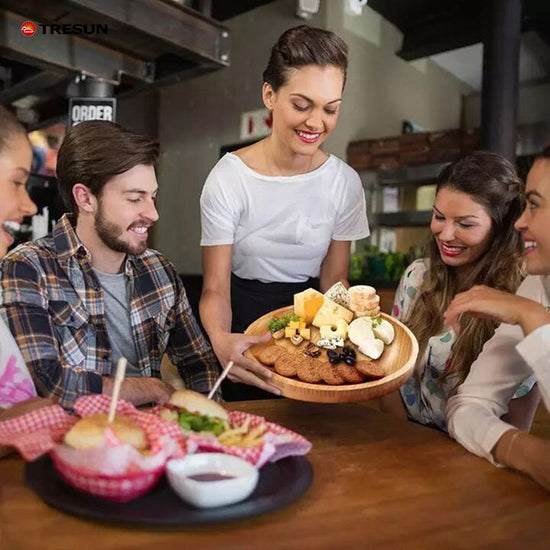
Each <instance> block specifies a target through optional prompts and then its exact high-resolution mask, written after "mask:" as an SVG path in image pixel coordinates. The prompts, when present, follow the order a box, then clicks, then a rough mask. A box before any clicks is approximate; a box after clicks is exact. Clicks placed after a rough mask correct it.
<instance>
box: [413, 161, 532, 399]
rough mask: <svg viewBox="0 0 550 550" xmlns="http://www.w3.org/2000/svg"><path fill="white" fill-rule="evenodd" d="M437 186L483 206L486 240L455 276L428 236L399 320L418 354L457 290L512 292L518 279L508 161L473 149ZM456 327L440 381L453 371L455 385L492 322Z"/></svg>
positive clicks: (516, 183)
mask: <svg viewBox="0 0 550 550" xmlns="http://www.w3.org/2000/svg"><path fill="white" fill-rule="evenodd" d="M441 189H451V190H453V191H459V192H461V193H466V194H467V195H469V196H470V197H471V199H472V200H474V201H475V202H477V203H478V204H480V205H481V206H483V208H484V209H485V211H486V212H487V214H488V215H489V216H490V217H491V220H492V228H491V233H492V239H491V244H490V246H489V249H488V250H487V251H486V252H485V253H484V254H483V255H482V256H481V257H480V258H479V259H477V260H476V261H475V263H474V264H473V265H472V266H471V269H470V270H469V271H468V272H467V276H466V277H464V278H463V279H460V280H459V279H458V278H457V270H456V268H453V267H450V266H448V265H446V264H445V263H444V262H443V260H442V259H441V254H440V252H439V249H438V247H437V243H436V242H435V238H432V239H430V242H429V243H428V245H427V246H426V254H425V256H426V257H427V259H428V262H429V269H428V273H427V275H426V278H425V279H424V283H423V285H422V287H421V290H420V293H419V297H418V300H417V302H416V303H415V306H414V308H412V312H411V314H410V315H409V318H408V319H406V320H405V322H406V323H407V325H408V326H409V328H410V329H411V331H412V332H413V333H414V334H415V336H416V337H417V339H418V343H419V347H420V353H419V357H423V356H424V352H425V350H426V346H427V345H428V340H429V339H430V338H431V337H432V336H435V335H436V334H439V333H440V332H441V330H442V329H443V313H444V311H445V310H446V309H447V306H448V305H449V303H450V302H451V300H452V299H453V298H454V296H455V295H456V294H457V293H459V292H464V291H466V290H468V289H470V288H471V287H472V286H474V285H487V286H489V287H493V288H497V289H499V290H504V291H507V292H512V293H514V292H515V291H516V290H517V287H518V286H519V284H520V283H521V280H522V272H521V263H522V259H523V243H522V241H521V235H520V233H519V232H518V231H516V229H515V228H514V222H515V221H516V220H517V219H518V218H519V216H520V214H521V210H522V200H521V181H520V179H519V178H518V176H517V175H516V171H515V169H514V167H513V166H512V164H511V163H510V162H509V161H507V160H506V159H505V158H504V157H501V156H500V155H496V154H494V153H489V152H486V151H476V152H475V153H472V154H471V155H468V156H466V157H464V158H462V159H459V160H457V161H455V162H453V163H452V164H450V165H448V166H446V167H445V168H444V169H443V170H442V171H441V173H440V174H439V177H438V179H437V193H438V192H439V191H440V190H441ZM460 326H461V330H460V334H459V335H458V337H457V339H456V341H455V342H454V344H453V347H452V352H451V356H450V358H449V360H448V361H447V367H446V370H445V373H444V374H443V376H442V378H441V380H440V381H441V382H443V381H444V380H445V379H446V378H447V377H448V376H449V375H450V374H451V373H452V374H453V375H456V376H457V378H458V379H457V384H456V385H455V389H456V387H457V386H458V385H459V384H460V383H461V382H462V381H463V380H464V379H465V378H466V376H467V375H468V372H469V370H470V366H471V364H472V363H473V362H474V360H475V359H476V358H477V356H478V355H479V353H480V352H481V349H482V348H483V345H484V344H485V342H486V341H487V340H489V339H490V338H491V337H492V336H493V334H494V331H495V328H496V326H497V323H495V322H494V321H491V320H488V319H482V318H477V317H471V316H469V315H464V316H463V317H462V318H461V321H460Z"/></svg>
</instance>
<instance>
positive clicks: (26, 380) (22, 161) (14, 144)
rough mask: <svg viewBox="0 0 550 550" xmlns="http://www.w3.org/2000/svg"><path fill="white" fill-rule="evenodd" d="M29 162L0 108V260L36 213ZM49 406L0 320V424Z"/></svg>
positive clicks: (19, 131)
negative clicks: (14, 233) (29, 185)
mask: <svg viewBox="0 0 550 550" xmlns="http://www.w3.org/2000/svg"><path fill="white" fill-rule="evenodd" d="M31 160H32V151H31V146H30V143H29V140H28V138H27V133H26V131H25V129H24V128H23V126H22V125H21V124H20V123H19V121H18V120H17V119H16V118H15V117H14V116H13V115H12V114H11V113H10V112H9V111H7V110H6V109H5V108H4V107H1V106H0V258H1V257H3V256H4V254H6V252H7V250H8V247H9V246H10V245H11V244H12V242H13V237H12V235H11V231H13V229H14V228H16V227H17V225H18V224H19V223H21V222H22V221H23V218H24V217H25V216H32V215H33V214H35V213H36V206H35V205H34V203H33V202H32V201H31V199H30V197H29V195H28V194H27V190H26V187H25V184H26V181H27V178H28V176H29V170H30V166H31ZM0 299H1V296H0ZM48 404H51V402H50V401H49V400H47V399H42V398H38V397H37V396H36V390H35V388H34V384H33V381H32V379H31V376H30V374H29V371H28V370H27V367H26V365H25V362H24V361H23V358H22V357H21V353H20V352H19V349H18V347H17V345H16V343H15V340H14V339H13V337H12V335H11V333H10V331H9V329H8V328H7V326H6V324H5V322H4V320H3V319H1V318H0V421H1V420H7V419H8V418H12V417H14V416H18V415H20V414H24V413H26V412H29V411H31V410H33V409H35V408H38V407H42V406H44V405H48ZM0 454H2V448H1V447H0Z"/></svg>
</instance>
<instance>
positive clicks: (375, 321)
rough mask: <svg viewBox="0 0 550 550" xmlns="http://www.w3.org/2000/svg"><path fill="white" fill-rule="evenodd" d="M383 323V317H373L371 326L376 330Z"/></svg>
mask: <svg viewBox="0 0 550 550" xmlns="http://www.w3.org/2000/svg"><path fill="white" fill-rule="evenodd" d="M381 323H382V317H373V318H372V321H371V324H372V326H373V327H374V328H376V327H377V326H378V325H380V324H381Z"/></svg>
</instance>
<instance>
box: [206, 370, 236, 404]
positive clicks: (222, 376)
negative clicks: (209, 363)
mask: <svg viewBox="0 0 550 550" xmlns="http://www.w3.org/2000/svg"><path fill="white" fill-rule="evenodd" d="M232 366H233V361H229V363H227V366H226V367H225V369H223V372H222V373H221V374H220V375H219V376H218V379H217V380H216V383H215V384H214V387H213V388H212V389H211V390H210V393H209V394H208V399H212V396H213V395H214V394H215V393H216V390H217V389H218V388H219V387H220V384H221V383H222V380H223V379H224V378H225V377H226V376H227V373H228V372H229V370H230V369H231V367H232Z"/></svg>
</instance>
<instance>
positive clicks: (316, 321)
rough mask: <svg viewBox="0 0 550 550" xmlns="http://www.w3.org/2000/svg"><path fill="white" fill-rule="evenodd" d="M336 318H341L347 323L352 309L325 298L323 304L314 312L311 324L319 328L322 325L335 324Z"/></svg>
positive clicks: (351, 316) (351, 315) (350, 317)
mask: <svg viewBox="0 0 550 550" xmlns="http://www.w3.org/2000/svg"><path fill="white" fill-rule="evenodd" d="M338 319H343V320H344V321H346V323H349V322H350V321H351V320H352V319H353V311H350V310H349V309H346V308H345V307H343V306H341V305H339V304H337V303H336V302H333V301H332V300H329V299H328V298H325V299H324V302H323V305H322V306H321V307H320V308H319V310H318V311H317V313H316V314H315V317H314V318H313V321H312V324H313V325H315V326H316V327H318V328H321V327H322V326H323V325H336V324H337V321H338Z"/></svg>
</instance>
